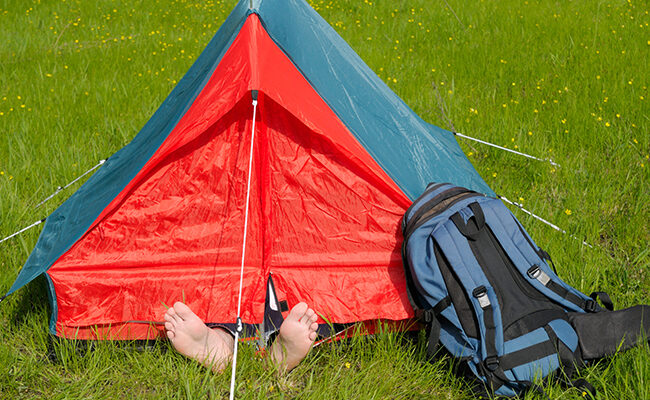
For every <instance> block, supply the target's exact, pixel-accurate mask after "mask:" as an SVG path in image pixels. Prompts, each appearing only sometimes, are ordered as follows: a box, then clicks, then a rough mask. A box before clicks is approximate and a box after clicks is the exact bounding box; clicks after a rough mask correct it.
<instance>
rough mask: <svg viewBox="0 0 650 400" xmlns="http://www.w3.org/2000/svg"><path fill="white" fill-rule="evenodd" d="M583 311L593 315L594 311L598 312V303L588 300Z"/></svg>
mask: <svg viewBox="0 0 650 400" xmlns="http://www.w3.org/2000/svg"><path fill="white" fill-rule="evenodd" d="M584 309H585V311H586V312H588V313H595V312H596V311H598V303H596V302H595V301H593V300H591V299H589V300H587V301H585V307H584Z"/></svg>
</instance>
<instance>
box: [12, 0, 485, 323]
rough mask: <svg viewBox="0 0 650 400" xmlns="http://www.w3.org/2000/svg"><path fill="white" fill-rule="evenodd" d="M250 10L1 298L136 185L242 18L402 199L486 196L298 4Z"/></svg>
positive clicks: (458, 156)
mask: <svg viewBox="0 0 650 400" xmlns="http://www.w3.org/2000/svg"><path fill="white" fill-rule="evenodd" d="M250 4H251V2H250V0H241V1H240V2H239V3H238V4H237V6H236V7H235V9H234V10H233V11H232V13H231V14H230V16H229V17H228V18H227V20H226V21H225V22H224V23H223V25H222V26H221V27H220V28H219V31H218V32H217V33H216V35H215V36H214V38H213V39H212V40H211V41H210V43H209V44H208V46H207V47H206V49H205V50H204V51H203V53H202V54H201V55H200V56H199V58H198V59H197V60H196V62H195V63H194V65H192V67H191V68H190V70H189V71H188V72H187V74H186V75H185V76H184V77H183V78H182V79H181V81H180V82H179V83H178V85H177V86H176V87H175V88H174V90H173V91H172V92H171V94H170V95H169V96H168V97H167V99H165V101H164V102H163V103H162V105H161V106H160V108H159V109H158V110H157V111H156V113H155V114H154V115H153V116H152V117H151V119H150V120H149V122H147V124H146V125H145V126H144V127H143V128H142V130H141V131H140V132H139V133H138V135H137V136H136V137H135V138H134V139H133V141H132V142H131V143H129V144H128V145H127V146H125V147H124V148H123V149H121V150H120V151H118V152H117V153H115V154H114V155H113V156H111V157H110V158H109V159H108V160H107V161H106V163H105V164H104V165H103V166H102V167H101V168H100V169H99V170H98V171H97V172H96V173H95V174H94V175H93V176H92V177H91V178H90V179H89V180H88V181H87V182H86V183H85V184H84V185H83V186H82V187H81V188H80V189H79V190H78V191H77V192H76V193H74V194H73V195H72V196H71V197H70V198H69V199H68V200H67V201H66V202H64V203H63V204H62V205H61V206H60V207H59V208H58V209H57V210H56V211H55V212H54V213H53V214H52V215H50V216H49V217H48V218H47V221H46V222H45V225H44V228H43V231H42V233H41V235H40V237H39V240H38V242H37V244H36V247H35V248H34V250H33V252H32V253H31V255H30V256H29V258H28V259H27V262H26V263H25V265H24V267H23V269H22V270H21V272H20V274H19V275H18V278H17V279H16V281H15V282H14V284H13V285H12V286H11V288H10V289H9V292H8V294H10V293H13V292H14V291H16V290H18V289H19V288H21V287H22V286H24V285H26V284H27V283H28V282H30V281H31V280H33V279H34V278H36V277H37V276H38V275H40V274H42V273H46V272H47V270H48V269H49V268H50V267H51V266H52V265H53V264H54V262H56V260H57V259H58V258H59V257H60V256H61V255H63V254H64V253H65V252H66V251H67V250H68V249H70V247H71V246H72V245H73V244H74V243H75V242H76V241H77V240H78V239H79V238H80V237H81V236H82V235H83V234H84V233H85V232H86V230H87V229H88V228H89V227H90V225H91V224H92V223H93V222H94V221H95V219H96V218H97V217H98V216H99V214H100V213H101V212H102V210H103V209H104V208H105V207H106V206H107V205H108V204H110V202H111V201H112V200H113V199H114V198H115V197H116V196H117V195H118V194H119V193H120V192H121V191H122V190H123V189H124V188H125V187H126V185H127V184H128V183H129V182H130V181H131V180H132V179H133V178H134V177H135V175H136V174H137V172H138V171H139V170H140V169H141V168H142V166H143V165H144V164H145V163H146V162H147V160H149V158H150V157H151V156H152V155H153V154H154V153H155V151H156V150H157V149H158V148H159V147H160V145H161V144H162V142H163V141H164V140H165V139H166V138H167V136H168V135H169V133H170V132H171V131H172V130H173V129H174V127H175V126H176V124H177V123H178V121H179V120H180V118H181V117H182V116H183V115H184V114H185V112H186V111H187V110H188V108H189V107H190V105H191V104H192V102H193V101H194V99H195V98H196V97H197V96H198V94H199V93H200V92H201V90H202V89H203V87H204V86H205V85H206V83H207V81H208V79H209V78H210V76H211V75H212V73H213V71H214V69H215V68H216V66H217V64H218V63H219V61H220V60H221V58H222V57H223V54H224V53H225V51H226V50H227V49H228V47H229V46H230V44H231V43H232V41H233V40H234V38H235V37H236V36H237V34H238V32H239V30H240V28H241V27H242V25H243V24H244V22H245V20H246V18H247V16H248V15H249V14H250V13H256V14H258V15H259V16H260V20H261V21H262V24H263V26H264V27H265V28H266V29H267V31H268V33H269V35H270V36H271V38H272V39H273V40H274V41H275V43H276V44H277V45H278V46H279V47H280V48H281V49H282V50H283V51H284V52H285V54H287V56H288V57H289V59H290V60H291V61H292V62H293V63H294V65H295V66H296V67H297V68H298V70H300V71H301V73H302V74H303V76H304V77H305V78H306V79H307V80H308V81H309V82H310V84H311V85H312V86H313V87H314V89H315V90H316V91H317V92H318V93H319V94H320V96H321V97H322V98H323V99H324V101H325V102H326V103H327V104H328V105H329V106H330V107H331V108H332V110H333V111H334V112H335V113H336V115H337V116H338V117H339V118H340V120H341V121H342V122H343V123H344V124H345V125H346V127H347V128H348V129H349V130H350V131H351V132H352V134H353V135H354V136H355V137H356V138H357V139H358V140H359V142H360V143H361V144H362V145H363V146H364V147H365V148H366V149H367V150H368V152H369V153H370V154H371V155H372V156H373V157H374V158H375V159H376V160H377V162H378V163H379V165H380V166H381V167H382V168H383V169H384V170H385V171H386V172H387V173H388V175H389V176H390V177H391V178H392V179H393V180H394V181H395V183H396V184H397V185H398V186H399V187H400V188H401V189H402V190H403V191H404V193H405V194H406V195H407V196H409V197H410V198H411V199H415V198H416V197H417V196H419V194H420V193H422V192H423V191H424V189H425V188H426V186H427V184H428V183H429V182H434V181H435V182H451V183H454V184H456V185H459V186H465V187H468V188H470V189H473V190H476V191H479V192H482V193H485V194H487V195H494V193H493V192H492V190H491V189H490V188H489V187H488V185H487V184H486V183H485V182H484V181H483V180H482V179H481V177H480V176H479V175H478V173H477V172H476V171H475V170H474V168H473V167H472V165H471V163H470V162H469V160H468V159H467V158H466V157H465V155H464V154H463V152H462V151H461V149H460V147H459V146H458V143H457V142H456V140H455V138H454V136H453V134H452V133H451V132H448V131H445V130H443V129H440V128H438V127H435V126H433V125H430V124H428V123H426V122H425V121H423V120H422V119H421V118H420V117H418V116H417V115H416V114H415V113H414V112H413V111H412V110H411V109H410V108H409V107H408V106H407V105H406V104H405V103H404V102H403V101H402V100H401V99H400V98H399V97H398V96H397V95H396V94H395V93H393V92H392V91H391V90H390V89H389V88H388V86H386V85H385V84H384V83H383V82H382V81H381V80H380V79H379V78H378V77H377V75H375V73H374V72H372V71H371V70H370V68H369V67H368V66H367V65H366V64H365V63H364V62H363V61H362V60H361V59H360V58H359V56H358V55H357V54H356V53H355V52H354V51H353V50H352V49H351V48H350V47H349V46H348V45H347V43H346V42H345V41H344V40H343V39H342V38H341V37H340V36H338V34H337V33H336V32H335V31H334V30H333V29H332V28H331V27H330V26H329V25H328V24H327V22H325V20H323V19H322V18H321V17H320V16H319V15H318V14H317V13H316V12H315V11H314V10H313V9H312V8H311V7H310V6H309V5H308V4H307V3H306V2H304V1H303V0H266V1H265V0H253V2H252V4H253V9H252V10H251V9H249V5H250ZM48 283H49V285H50V291H51V292H52V296H51V299H52V300H51V301H52V308H53V318H55V316H56V295H55V293H54V292H53V291H54V288H53V286H52V284H51V282H50V281H49V279H48ZM53 321H54V319H53Z"/></svg>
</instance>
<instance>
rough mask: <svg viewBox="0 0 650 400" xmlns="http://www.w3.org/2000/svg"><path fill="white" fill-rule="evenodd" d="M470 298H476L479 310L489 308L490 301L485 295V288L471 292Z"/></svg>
mask: <svg viewBox="0 0 650 400" xmlns="http://www.w3.org/2000/svg"><path fill="white" fill-rule="evenodd" d="M472 296H474V297H476V299H477V300H478V304H479V305H480V306H481V308H483V309H485V308H488V307H490V305H491V304H492V303H490V299H489V298H488V295H487V289H486V288H485V286H482V285H481V286H479V287H477V288H476V289H474V291H473V292H472Z"/></svg>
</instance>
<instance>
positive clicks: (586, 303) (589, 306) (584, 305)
mask: <svg viewBox="0 0 650 400" xmlns="http://www.w3.org/2000/svg"><path fill="white" fill-rule="evenodd" d="M546 287H547V288H549V289H551V290H552V291H553V292H555V293H556V294H557V295H559V296H560V297H562V298H563V299H565V300H567V301H570V302H571V303H573V304H575V305H577V306H578V307H580V308H581V309H583V310H585V311H586V312H598V311H600V310H601V307H600V306H599V305H598V303H596V302H595V301H594V300H584V299H583V298H581V297H578V296H577V295H576V294H574V293H572V292H570V291H569V290H568V289H566V288H565V287H563V286H562V285H560V284H559V283H557V282H554V281H550V282H549V283H548V284H547V285H546Z"/></svg>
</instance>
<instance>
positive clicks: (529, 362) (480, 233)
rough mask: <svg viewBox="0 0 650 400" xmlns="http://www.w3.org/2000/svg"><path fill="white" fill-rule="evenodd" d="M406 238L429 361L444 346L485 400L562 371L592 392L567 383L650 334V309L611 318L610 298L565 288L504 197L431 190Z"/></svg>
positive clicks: (408, 216)
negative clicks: (579, 371) (580, 369)
mask: <svg viewBox="0 0 650 400" xmlns="http://www.w3.org/2000/svg"><path fill="white" fill-rule="evenodd" d="M402 232H403V235H404V242H403V245H402V257H403V262H404V268H405V274H406V281H407V293H408V295H409V300H410V302H411V304H412V306H413V308H414V310H415V312H416V316H417V317H418V318H419V319H420V320H421V321H422V322H423V323H424V324H426V325H427V326H428V330H429V333H428V335H429V339H428V340H429V347H428V350H427V351H428V353H429V355H433V353H435V352H436V351H437V349H438V346H439V345H442V347H444V349H446V351H447V352H448V353H450V354H451V355H452V356H453V357H456V358H457V359H459V360H460V361H461V364H462V365H463V366H464V367H465V369H466V370H469V374H470V376H473V377H474V378H476V379H477V380H478V383H480V387H481V388H482V389H481V390H483V392H484V393H485V394H494V395H497V396H516V395H518V394H520V393H522V392H523V391H525V390H528V389H530V388H536V389H540V388H539V387H538V386H536V385H534V384H533V381H534V380H535V379H539V378H544V377H546V376H549V375H551V374H557V375H559V372H560V371H561V373H562V374H563V375H562V376H564V377H565V378H567V379H565V382H567V383H568V384H570V385H572V386H577V387H580V388H582V389H583V394H584V393H586V392H584V391H585V390H588V391H589V392H591V393H592V394H595V390H594V388H593V387H592V386H591V385H589V383H588V382H586V381H584V380H576V381H571V380H570V379H568V377H569V376H570V375H571V374H572V372H573V371H574V370H575V368H576V367H579V366H581V365H583V363H584V362H585V361H587V360H593V359H598V358H601V357H603V356H606V355H611V354H614V353H615V352H616V351H617V349H618V350H620V349H623V350H625V349H627V348H630V347H632V346H634V345H636V344H637V340H638V338H639V337H641V336H640V334H641V335H642V334H643V332H642V330H643V329H645V331H646V332H648V333H650V321H646V322H645V326H643V322H642V321H643V320H644V319H643V314H644V313H645V315H646V316H648V318H646V319H648V320H650V307H648V306H636V307H632V308H629V309H626V310H621V311H611V310H613V304H612V301H611V299H610V298H609V296H608V295H607V294H606V293H604V292H594V293H592V295H591V296H586V295H585V294H583V293H581V292H580V291H578V290H576V289H574V288H573V287H571V286H570V285H568V284H566V283H565V282H563V281H562V280H561V279H560V278H559V277H558V276H557V274H556V272H555V271H554V269H555V266H554V265H553V263H552V261H551V257H550V256H549V254H548V253H547V252H545V251H544V250H542V249H541V248H539V247H538V246H537V245H536V244H535V243H534V242H533V240H532V239H531V237H530V236H529V235H528V233H527V232H526V231H525V230H524V228H523V227H522V225H521V224H520V223H519V221H517V219H516V218H515V217H514V215H513V214H512V213H511V212H510V210H508V208H507V207H506V206H505V205H504V204H503V203H502V202H501V200H499V199H496V198H492V197H487V196H485V195H483V194H480V193H476V192H474V191H471V190H469V189H465V188H462V187H457V186H454V185H451V184H446V183H442V184H440V183H438V184H430V185H429V186H428V187H427V189H426V191H425V192H424V193H423V194H422V195H421V196H420V197H419V198H418V199H417V200H416V201H415V202H414V203H413V205H412V206H411V207H409V209H408V210H407V211H406V213H405V215H404V218H403V221H402ZM549 264H550V265H553V269H551V267H550V266H549ZM597 300H600V301H601V302H602V304H603V305H604V307H605V308H603V307H602V306H601V305H599V304H598V302H597ZM605 309H607V310H609V311H606V310H605ZM646 337H647V336H646Z"/></svg>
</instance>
